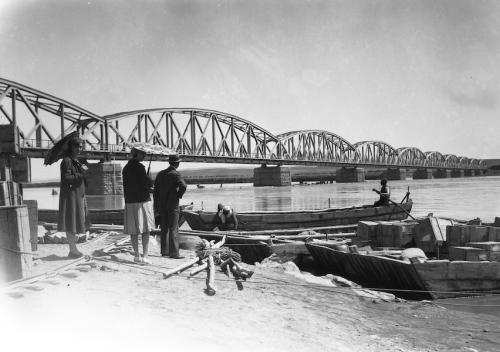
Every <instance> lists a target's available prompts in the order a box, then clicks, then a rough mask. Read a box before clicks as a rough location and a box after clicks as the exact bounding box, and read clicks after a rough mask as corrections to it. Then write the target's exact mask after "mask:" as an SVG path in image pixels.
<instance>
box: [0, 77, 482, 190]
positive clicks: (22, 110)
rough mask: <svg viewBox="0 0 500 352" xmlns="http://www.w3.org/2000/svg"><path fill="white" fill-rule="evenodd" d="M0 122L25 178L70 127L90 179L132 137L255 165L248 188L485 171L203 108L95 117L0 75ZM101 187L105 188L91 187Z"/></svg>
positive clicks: (106, 168) (6, 150)
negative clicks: (320, 174)
mask: <svg viewBox="0 0 500 352" xmlns="http://www.w3.org/2000/svg"><path fill="white" fill-rule="evenodd" d="M0 128H1V129H0V132H1V133H2V135H1V142H0V153H3V154H4V155H7V154H9V155H11V157H10V158H9V159H8V160H9V162H10V164H11V169H12V173H13V175H14V176H13V177H14V178H16V179H18V180H20V181H22V182H29V180H30V179H31V177H30V172H29V169H30V167H29V160H30V158H44V157H45V155H46V153H47V151H48V150H49V149H50V148H51V147H52V146H53V145H54V143H56V142H57V141H58V140H59V139H61V138H62V137H64V136H65V135H67V134H69V133H71V132H73V131H79V133H80V135H81V136H82V139H83V140H84V143H85V147H84V156H85V157H86V158H87V159H88V160H98V161H99V163H95V164H91V174H97V175H98V176H96V178H95V181H96V182H95V183H94V184H99V182H97V181H98V180H99V179H103V178H106V177H107V178H110V177H111V178H115V177H119V176H118V174H119V173H120V170H121V169H120V166H119V164H117V163H113V161H114V160H125V159H127V155H128V153H129V151H130V148H131V145H133V144H134V143H138V142H144V143H150V144H154V145H161V146H164V147H167V148H170V149H173V150H175V151H176V152H177V153H179V154H180V156H181V158H182V159H183V161H186V162H204V163H226V164H257V165H259V167H257V168H256V169H255V170H254V184H255V185H256V186H262V185H287V184H290V171H289V169H288V168H287V167H286V166H290V165H308V166H330V167H332V166H334V167H336V170H337V171H336V174H335V175H332V179H335V180H336V182H360V181H364V179H365V169H366V168H378V169H384V170H386V171H385V174H386V177H387V178H388V179H405V178H406V176H407V173H408V172H411V173H412V174H413V178H433V177H463V176H475V175H483V174H484V173H485V171H486V169H487V167H486V164H485V163H484V162H483V161H482V160H479V159H475V158H470V157H467V156H456V155H451V154H442V153H440V152H438V151H426V152H425V151H421V150H419V149H418V148H415V147H411V146H406V147H398V148H395V147H393V146H391V145H390V144H388V143H386V142H383V141H379V140H369V141H361V142H356V143H351V142H349V141H347V140H346V139H344V138H342V137H341V136H339V135H337V134H335V133H333V132H330V131H326V130H300V131H290V132H286V133H281V134H273V133H271V132H269V131H268V130H266V129H265V128H264V127H262V126H259V125H257V124H255V123H253V122H251V121H249V120H246V119H244V118H242V117H239V116H235V115H232V114H228V113H223V112H219V111H213V110H207V109H197V108H155V109H143V110H136V111H128V112H119V113H115V114H111V115H105V116H103V115H99V114H96V113H93V112H90V111H89V110H86V109H84V108H82V107H79V106H77V105H75V104H72V103H70V102H68V101H66V100H64V99H61V98H59V97H55V96H53V95H50V94H48V93H45V92H42V91H40V90H37V89H34V88H31V87H27V86H25V85H22V84H20V83H17V82H14V81H10V80H6V79H2V78H0ZM12 156H14V158H12ZM152 157H153V160H166V158H167V156H164V155H154V156H152ZM3 160H4V161H3V162H2V163H3V166H2V168H3V170H4V172H3V174H5V173H6V171H5V170H6V167H7V165H6V161H5V160H6V159H5V158H4V159H3ZM4 178H5V177H4ZM115 181H116V180H114V181H113V183H114V184H116V183H117V182H115ZM101 183H102V182H101ZM108 183H109V182H108ZM101 191H103V192H106V187H104V186H103V187H101V188H98V189H96V190H95V192H97V193H99V192H101Z"/></svg>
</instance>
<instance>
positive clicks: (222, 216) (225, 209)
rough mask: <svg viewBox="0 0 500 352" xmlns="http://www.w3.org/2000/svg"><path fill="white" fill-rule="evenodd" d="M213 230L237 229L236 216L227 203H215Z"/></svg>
mask: <svg viewBox="0 0 500 352" xmlns="http://www.w3.org/2000/svg"><path fill="white" fill-rule="evenodd" d="M213 224H214V225H215V227H214V230H215V231H218V230H220V231H229V230H237V229H238V218H237V217H236V214H235V212H234V210H233V209H232V208H231V207H230V206H229V205H225V206H224V205H222V204H221V203H219V204H217V214H215V216H214V219H213Z"/></svg>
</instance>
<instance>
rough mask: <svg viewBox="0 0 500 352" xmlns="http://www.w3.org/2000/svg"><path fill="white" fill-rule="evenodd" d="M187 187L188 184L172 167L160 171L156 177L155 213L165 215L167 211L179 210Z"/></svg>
mask: <svg viewBox="0 0 500 352" xmlns="http://www.w3.org/2000/svg"><path fill="white" fill-rule="evenodd" d="M186 187H187V186H186V182H184V180H183V179H182V177H181V175H180V174H179V172H178V171H177V170H176V169H174V168H173V167H172V166H170V167H169V168H168V169H165V170H162V171H160V172H159V173H158V175H156V179H155V185H154V193H153V198H154V209H155V213H159V214H165V212H166V211H167V210H173V209H177V208H178V207H179V199H180V198H182V196H183V195H184V192H186Z"/></svg>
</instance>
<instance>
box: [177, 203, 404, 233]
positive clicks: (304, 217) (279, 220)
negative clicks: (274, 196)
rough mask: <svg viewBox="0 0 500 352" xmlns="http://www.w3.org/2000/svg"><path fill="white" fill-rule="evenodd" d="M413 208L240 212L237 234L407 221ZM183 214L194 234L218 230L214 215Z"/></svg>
mask: <svg viewBox="0 0 500 352" xmlns="http://www.w3.org/2000/svg"><path fill="white" fill-rule="evenodd" d="M412 205H413V203H412V202H411V201H409V202H406V203H403V204H401V205H400V206H401V207H402V208H403V209H404V210H403V209H401V208H400V207H399V206H397V205H394V204H391V205H387V206H381V207H374V206H371V205H370V206H362V207H351V208H344V209H320V210H299V211H265V212H240V213H236V216H237V217H238V230H243V231H259V230H273V229H288V228H308V227H321V226H334V225H348V224H357V223H358V221H362V220H372V221H376V220H379V221H382V220H387V221H390V220H404V219H406V218H407V217H408V214H407V213H409V212H410V211H411V208H412ZM182 213H183V215H184V217H185V219H186V221H187V223H188V224H189V226H190V227H191V229H193V230H202V231H211V230H213V229H214V227H215V225H214V224H213V223H212V220H213V218H214V216H215V212H208V211H186V210H184V211H182Z"/></svg>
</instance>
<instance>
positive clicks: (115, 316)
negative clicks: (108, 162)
mask: <svg viewBox="0 0 500 352" xmlns="http://www.w3.org/2000/svg"><path fill="white" fill-rule="evenodd" d="M58 248H60V251H65V250H66V248H65V246H63V245H60V246H59V247H58ZM42 251H43V249H42ZM152 252H153V256H152V259H153V264H154V266H148V267H147V268H148V269H151V270H159V271H164V270H168V269H169V268H173V267H175V266H177V265H179V264H180V263H181V262H182V261H183V260H173V259H166V258H161V257H159V256H158V247H157V246H153V248H152ZM181 252H182V253H181V254H182V255H185V256H186V259H184V260H188V259H189V258H192V257H194V252H192V251H188V250H182V251H181ZM45 257H46V258H49V257H48V256H45ZM119 257H120V258H121V259H131V256H130V255H129V254H125V253H124V254H120V255H119ZM51 258H52V260H53V259H54V257H51ZM96 264H97V267H95V268H93V269H91V270H90V271H88V272H85V271H83V272H81V271H76V270H71V271H69V272H68V273H66V275H64V276H63V275H58V276H56V277H53V278H50V279H48V280H45V281H43V282H40V283H37V284H34V285H28V286H26V287H24V288H20V289H18V290H16V292H17V293H21V294H22V295H23V297H21V298H12V297H10V296H6V295H5V294H4V295H2V299H1V301H0V302H1V304H2V307H1V308H2V309H1V310H2V311H3V312H6V313H2V316H1V317H0V324H1V331H2V335H3V338H2V344H3V345H4V346H9V347H12V348H21V350H37V351H63V350H66V351H68V350H71V351H83V350H87V351H88V350H89V349H92V350H107V349H110V350H113V351H147V350H153V349H157V348H161V349H162V350H171V349H172V348H178V349H179V350H182V351H194V350H201V349H203V350H208V351H216V350H217V351H223V350H226V349H231V350H233V351H299V350H305V349H307V350H309V351H495V350H496V348H497V347H498V346H499V345H500V330H499V327H498V325H499V324H498V323H499V321H500V320H499V319H500V318H499V317H496V316H492V315H485V314H484V315H480V314H472V313H465V312H458V311H451V310H448V309H446V308H444V307H440V306H436V305H434V304H429V303H422V302H406V301H402V302H394V301H391V302H383V301H380V300H377V301H373V300H372V299H368V298H361V297H359V296H357V295H355V294H353V292H352V291H351V290H348V289H340V288H335V287H332V286H329V285H328V280H323V281H321V280H320V281H317V280H315V283H310V282H308V281H306V280H305V278H307V277H309V276H308V275H305V276H304V275H298V274H297V272H296V271H294V268H293V266H292V265H287V264H284V265H277V264H275V263H272V264H269V265H259V266H250V268H251V269H253V270H255V274H254V276H253V277H252V278H251V279H250V280H249V281H247V282H245V283H244V284H243V285H244V289H243V290H238V289H237V287H236V285H235V282H234V281H233V280H230V279H228V278H227V277H226V276H225V275H224V274H223V273H222V272H218V273H217V281H216V282H217V287H218V291H217V294H216V295H215V296H207V295H206V294H205V293H204V288H205V275H204V273H202V274H200V275H199V276H197V277H196V278H191V279H188V278H186V274H185V275H181V276H174V277H171V278H169V279H166V280H164V279H163V278H162V275H161V274H160V273H155V272H151V271H145V270H141V269H140V268H138V267H137V266H135V265H130V266H129V265H123V264H117V263H109V262H100V261H96ZM103 269H104V270H103ZM319 283H320V284H319ZM30 286H31V287H30Z"/></svg>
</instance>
